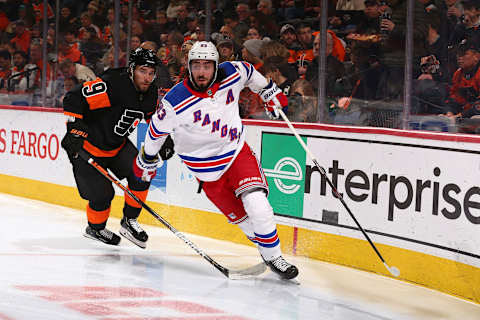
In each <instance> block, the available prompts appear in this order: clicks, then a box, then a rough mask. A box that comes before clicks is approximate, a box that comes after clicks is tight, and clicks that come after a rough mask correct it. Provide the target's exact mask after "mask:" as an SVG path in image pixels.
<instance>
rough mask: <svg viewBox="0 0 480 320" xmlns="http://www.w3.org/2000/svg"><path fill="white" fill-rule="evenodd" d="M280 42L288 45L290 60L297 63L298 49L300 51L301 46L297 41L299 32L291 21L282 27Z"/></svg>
mask: <svg viewBox="0 0 480 320" xmlns="http://www.w3.org/2000/svg"><path fill="white" fill-rule="evenodd" d="M280 42H281V43H282V44H283V45H284V46H285V47H287V49H288V51H289V53H290V55H289V58H288V62H289V63H295V62H296V61H297V51H299V50H300V49H301V47H300V44H299V43H298V41H297V32H296V31H295V27H294V26H292V25H291V24H289V23H287V24H285V25H283V26H282V28H281V29H280Z"/></svg>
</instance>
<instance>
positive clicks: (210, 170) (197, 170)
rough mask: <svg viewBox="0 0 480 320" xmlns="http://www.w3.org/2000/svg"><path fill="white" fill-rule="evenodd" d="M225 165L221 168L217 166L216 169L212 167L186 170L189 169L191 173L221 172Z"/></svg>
mask: <svg viewBox="0 0 480 320" xmlns="http://www.w3.org/2000/svg"><path fill="white" fill-rule="evenodd" d="M226 166H227V165H223V166H218V167H212V168H204V169H196V168H191V167H188V166H187V167H188V169H190V170H191V171H193V172H214V171H222V170H223V169H225V167H226Z"/></svg>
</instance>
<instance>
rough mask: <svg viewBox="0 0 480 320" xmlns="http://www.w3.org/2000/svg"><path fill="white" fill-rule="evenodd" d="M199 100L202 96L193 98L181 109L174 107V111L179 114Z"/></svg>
mask: <svg viewBox="0 0 480 320" xmlns="http://www.w3.org/2000/svg"><path fill="white" fill-rule="evenodd" d="M200 101H202V98H197V99H196V100H193V102H192V103H190V104H188V105H186V106H184V107H183V108H182V109H180V108H177V107H176V108H175V113H176V114H180V113H182V112H184V111H185V110H187V109H188V108H190V107H191V106H193V105H194V104H197V103H199V102H200Z"/></svg>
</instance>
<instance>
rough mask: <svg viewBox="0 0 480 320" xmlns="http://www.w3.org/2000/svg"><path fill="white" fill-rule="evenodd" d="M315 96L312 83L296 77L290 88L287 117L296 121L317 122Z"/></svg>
mask: <svg viewBox="0 0 480 320" xmlns="http://www.w3.org/2000/svg"><path fill="white" fill-rule="evenodd" d="M317 110H318V108H317V98H316V94H315V91H314V89H313V86H312V84H311V83H310V82H309V81H307V80H305V79H298V80H296V81H295V82H294V83H293V84H292V87H291V88H290V96H289V97H288V109H287V117H288V118H289V120H291V121H296V122H317V113H318V112H317Z"/></svg>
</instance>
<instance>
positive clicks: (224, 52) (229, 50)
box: [217, 36, 237, 63]
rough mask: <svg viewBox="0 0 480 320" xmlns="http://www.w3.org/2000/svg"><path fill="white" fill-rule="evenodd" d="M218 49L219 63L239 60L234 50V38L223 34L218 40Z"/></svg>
mask: <svg viewBox="0 0 480 320" xmlns="http://www.w3.org/2000/svg"><path fill="white" fill-rule="evenodd" d="M217 50H218V55H219V61H218V62H219V63H222V62H225V61H235V60H237V59H236V57H235V53H234V51H233V41H232V39H230V38H228V37H223V36H222V37H221V39H219V40H217Z"/></svg>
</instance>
